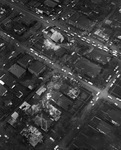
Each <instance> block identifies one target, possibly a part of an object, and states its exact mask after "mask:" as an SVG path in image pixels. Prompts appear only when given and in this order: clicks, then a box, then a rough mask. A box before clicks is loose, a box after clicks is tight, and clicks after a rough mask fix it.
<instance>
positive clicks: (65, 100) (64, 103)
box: [56, 95, 73, 111]
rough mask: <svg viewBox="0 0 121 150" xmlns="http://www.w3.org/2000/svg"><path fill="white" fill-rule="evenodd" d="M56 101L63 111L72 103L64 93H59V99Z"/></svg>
mask: <svg viewBox="0 0 121 150" xmlns="http://www.w3.org/2000/svg"><path fill="white" fill-rule="evenodd" d="M56 103H57V105H58V106H60V107H61V108H63V109H64V110H65V111H68V110H69V109H70V108H71V107H72V105H73V102H72V101H71V100H69V99H68V98H67V97H66V96H64V95H61V96H60V97H59V99H58V100H57V101H56Z"/></svg>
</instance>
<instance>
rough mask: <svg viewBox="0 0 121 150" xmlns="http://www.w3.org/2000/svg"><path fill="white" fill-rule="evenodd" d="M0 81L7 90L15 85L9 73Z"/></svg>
mask: <svg viewBox="0 0 121 150" xmlns="http://www.w3.org/2000/svg"><path fill="white" fill-rule="evenodd" d="M1 80H2V81H3V82H4V83H5V85H7V86H8V87H9V88H12V86H13V85H14V84H15V83H16V80H15V79H14V77H13V76H12V75H11V74H10V73H6V74H4V76H2V77H1Z"/></svg>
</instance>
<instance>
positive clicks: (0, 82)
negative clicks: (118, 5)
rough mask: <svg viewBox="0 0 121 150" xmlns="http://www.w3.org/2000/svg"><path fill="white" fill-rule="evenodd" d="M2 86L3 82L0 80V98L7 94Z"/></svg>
mask: <svg viewBox="0 0 121 150" xmlns="http://www.w3.org/2000/svg"><path fill="white" fill-rule="evenodd" d="M3 85H4V82H3V81H1V80H0V96H3V95H4V94H5V93H6V92H7V89H6V88H5V87H4V86H3Z"/></svg>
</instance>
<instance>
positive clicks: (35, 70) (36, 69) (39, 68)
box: [28, 61, 46, 76]
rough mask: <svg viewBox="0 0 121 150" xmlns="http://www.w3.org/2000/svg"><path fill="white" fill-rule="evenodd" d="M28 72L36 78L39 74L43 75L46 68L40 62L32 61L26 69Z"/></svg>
mask: <svg viewBox="0 0 121 150" xmlns="http://www.w3.org/2000/svg"><path fill="white" fill-rule="evenodd" d="M28 70H29V71H30V72H31V73H32V74H34V75H35V76H38V75H39V74H41V73H43V72H44V71H45V70H46V66H45V65H44V64H43V63H42V62H40V61H34V62H33V63H32V64H31V65H30V66H29V68H28Z"/></svg>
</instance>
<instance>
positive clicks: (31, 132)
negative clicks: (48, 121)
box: [20, 125, 43, 147]
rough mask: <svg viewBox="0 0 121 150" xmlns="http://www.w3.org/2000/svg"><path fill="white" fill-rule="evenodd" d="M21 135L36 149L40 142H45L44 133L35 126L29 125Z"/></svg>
mask: <svg viewBox="0 0 121 150" xmlns="http://www.w3.org/2000/svg"><path fill="white" fill-rule="evenodd" d="M20 134H21V135H22V136H24V137H26V138H27V140H28V142H29V143H30V144H31V145H32V146H33V147H35V146H36V145H37V144H38V143H39V142H40V143H41V142H42V140H43V136H42V133H41V132H40V131H39V130H38V129H37V128H36V127H34V126H31V125H27V127H26V128H24V129H23V130H22V131H21V132H20Z"/></svg>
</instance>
